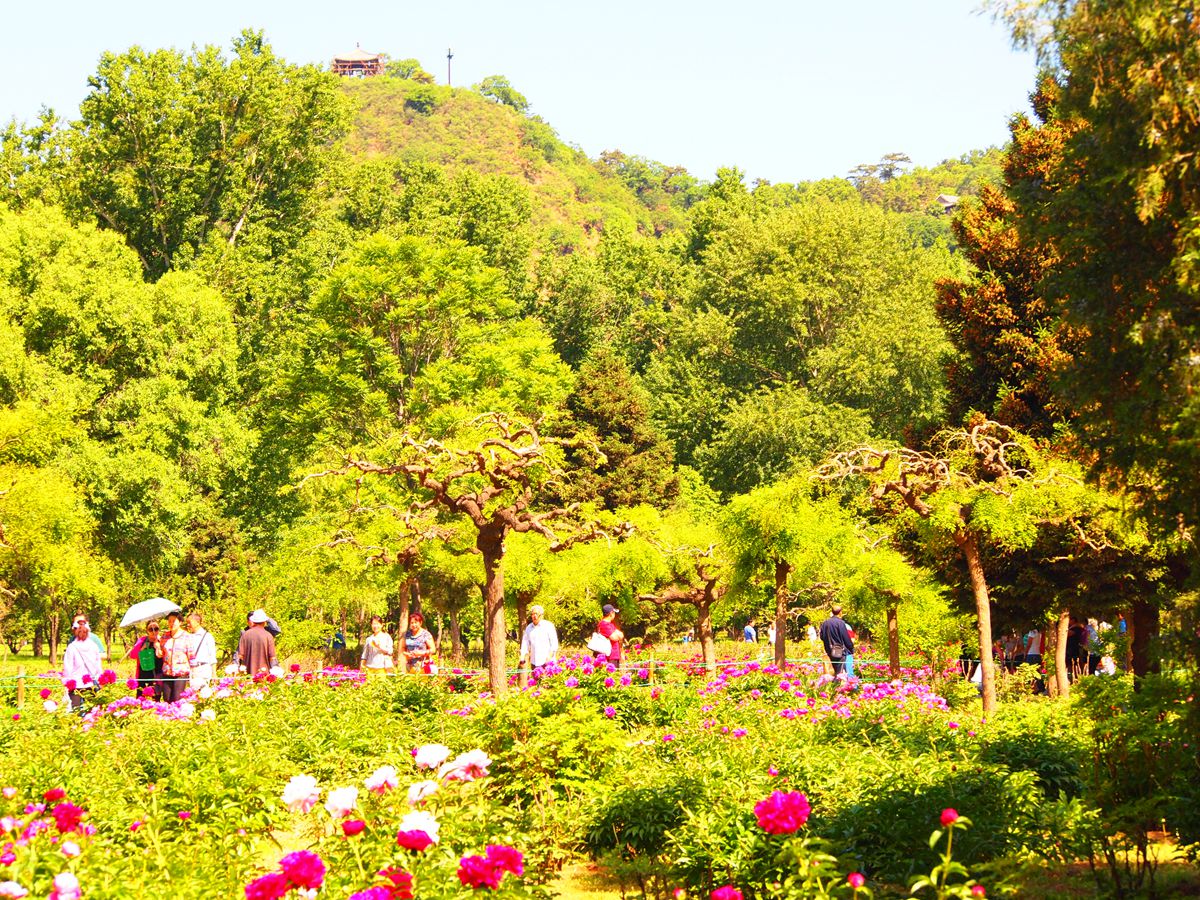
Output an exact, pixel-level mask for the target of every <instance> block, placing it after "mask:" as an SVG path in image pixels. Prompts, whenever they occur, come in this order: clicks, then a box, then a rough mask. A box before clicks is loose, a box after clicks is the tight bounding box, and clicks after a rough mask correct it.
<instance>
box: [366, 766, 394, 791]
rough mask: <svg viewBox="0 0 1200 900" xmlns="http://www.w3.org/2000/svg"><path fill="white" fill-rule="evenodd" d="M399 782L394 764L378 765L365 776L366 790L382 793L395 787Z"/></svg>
mask: <svg viewBox="0 0 1200 900" xmlns="http://www.w3.org/2000/svg"><path fill="white" fill-rule="evenodd" d="M399 784H400V776H399V775H398V774H396V767H395V766H380V767H379V768H378V769H376V770H375V771H374V772H372V773H371V775H370V777H369V778H367V781H366V786H367V790H368V791H372V792H374V793H376V794H384V793H387V792H388V791H390V790H393V789H395V788H396V787H398V786H399Z"/></svg>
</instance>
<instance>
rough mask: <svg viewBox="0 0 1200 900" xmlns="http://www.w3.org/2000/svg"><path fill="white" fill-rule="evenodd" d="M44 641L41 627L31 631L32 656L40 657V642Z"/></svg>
mask: <svg viewBox="0 0 1200 900" xmlns="http://www.w3.org/2000/svg"><path fill="white" fill-rule="evenodd" d="M45 639H46V631H45V629H44V628H42V626H41V625H38V626H37V627H36V628H34V629H33V655H34V657H38V656H41V655H42V641H44V640H45Z"/></svg>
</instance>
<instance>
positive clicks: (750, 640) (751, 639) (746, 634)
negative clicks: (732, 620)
mask: <svg viewBox="0 0 1200 900" xmlns="http://www.w3.org/2000/svg"><path fill="white" fill-rule="evenodd" d="M742 640H743V641H745V642H746V643H747V644H757V643H758V629H757V628H755V627H754V620H753V619H751V620H750V621H748V622H747V623H746V627H745V628H743V629H742Z"/></svg>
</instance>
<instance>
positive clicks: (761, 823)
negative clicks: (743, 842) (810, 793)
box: [754, 791, 812, 834]
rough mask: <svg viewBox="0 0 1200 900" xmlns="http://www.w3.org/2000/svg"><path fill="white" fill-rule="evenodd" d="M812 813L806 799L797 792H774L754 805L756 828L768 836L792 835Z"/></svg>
mask: <svg viewBox="0 0 1200 900" xmlns="http://www.w3.org/2000/svg"><path fill="white" fill-rule="evenodd" d="M811 812H812V807H811V806H809V803H808V797H806V796H805V795H804V794H802V793H800V792H799V791H774V792H772V793H771V796H769V797H767V798H766V799H765V800H760V801H759V802H758V803H756V804H755V805H754V816H755V818H757V819H758V827H759V828H761V829H762V830H763V831H765V832H767V833H768V834H793V833H795V832H796V831H799V830H800V829H801V828H803V827H804V824H805V823H806V822H807V821H808V816H809V814H810V813H811Z"/></svg>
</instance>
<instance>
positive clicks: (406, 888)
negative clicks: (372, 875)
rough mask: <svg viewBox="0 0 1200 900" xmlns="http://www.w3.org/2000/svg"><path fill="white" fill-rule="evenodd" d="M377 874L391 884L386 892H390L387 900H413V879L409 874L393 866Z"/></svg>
mask: <svg viewBox="0 0 1200 900" xmlns="http://www.w3.org/2000/svg"><path fill="white" fill-rule="evenodd" d="M379 874H380V875H382V876H383V877H384V878H386V879H387V880H388V881H390V882H391V884H390V885H389V886H388V890H389V891H391V893H390V895H389V900H413V896H414V895H413V877H412V874H411V873H409V872H405V871H404V870H403V869H397V868H396V867H395V866H389V867H388V868H386V869H381V870H380V871H379Z"/></svg>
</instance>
